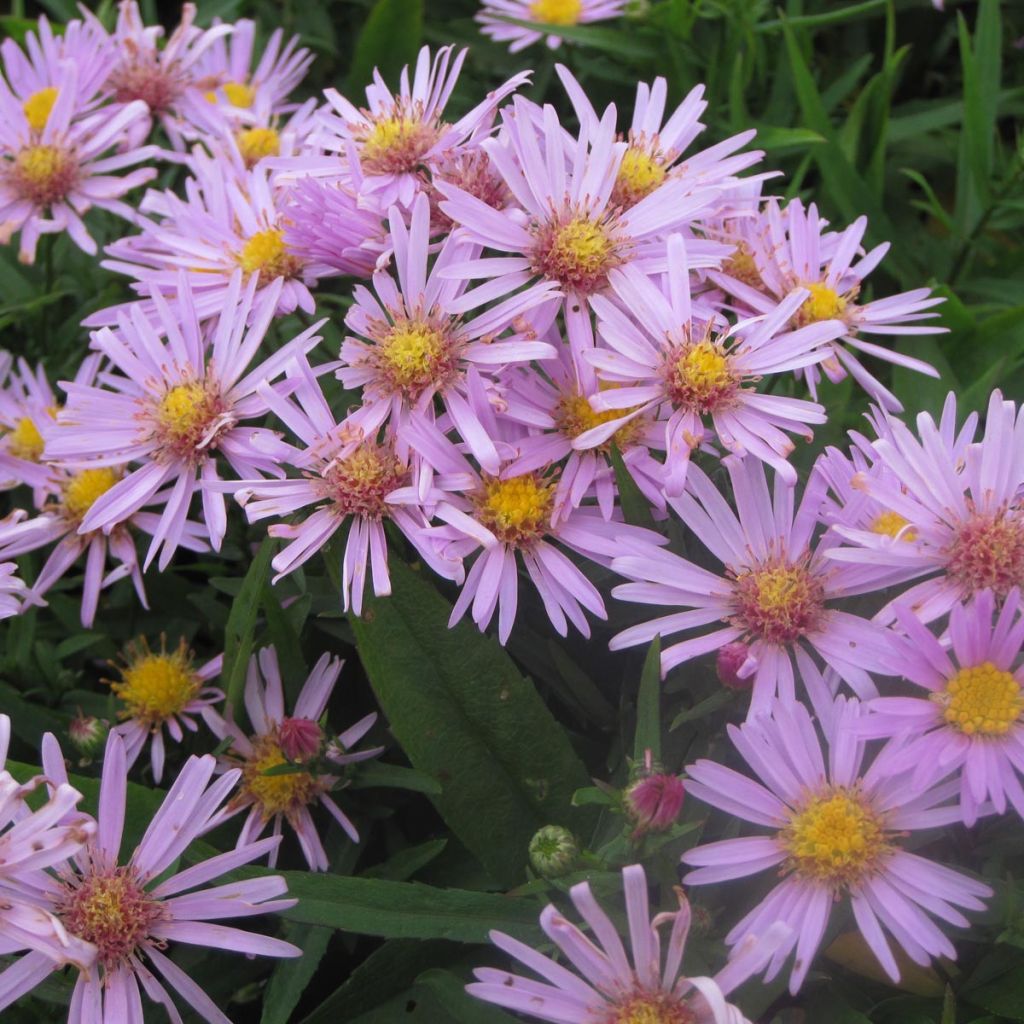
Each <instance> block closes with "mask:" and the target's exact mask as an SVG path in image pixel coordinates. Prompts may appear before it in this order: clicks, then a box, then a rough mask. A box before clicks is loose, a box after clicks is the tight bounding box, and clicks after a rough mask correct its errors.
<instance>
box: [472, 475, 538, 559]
mask: <svg viewBox="0 0 1024 1024" xmlns="http://www.w3.org/2000/svg"><path fill="white" fill-rule="evenodd" d="M554 491H555V485H554V483H553V482H552V483H548V482H546V481H544V480H542V479H541V478H540V477H539V476H537V475H535V474H533V473H526V474H524V475H523V476H514V477H511V478H510V479H508V480H498V479H495V478H494V477H485V478H484V486H483V492H482V494H481V495H480V496H479V498H478V500H477V518H478V519H479V520H480V522H481V523H483V525H484V526H486V527H487V529H488V530H490V531H491V533H493V534H494V536H495V537H497V538H498V540H499V541H501V542H502V543H503V544H511V545H512V546H513V547H523V546H525V545H527V544H530V543H532V542H533V541H536V540H537V539H539V538H540V537H542V536H543V535H544V534H545V533H546V532H547V528H548V522H549V520H550V519H551V506H552V503H553V502H554Z"/></svg>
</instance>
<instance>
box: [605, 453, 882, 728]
mask: <svg viewBox="0 0 1024 1024" xmlns="http://www.w3.org/2000/svg"><path fill="white" fill-rule="evenodd" d="M724 465H725V466H726V468H727V470H728V472H729V478H730V480H731V482H732V490H733V496H734V500H735V504H736V511H733V509H732V508H731V507H730V506H729V504H728V502H727V501H726V499H725V497H723V495H722V494H720V493H719V491H718V489H717V488H716V487H715V485H714V484H713V483H712V482H711V480H710V479H709V477H708V476H707V474H706V473H704V472H703V470H701V469H700V468H699V467H697V466H691V467H690V471H689V473H688V475H687V490H686V492H685V493H683V494H682V495H679V496H678V497H670V498H669V504H670V505H671V506H672V508H673V510H674V511H675V512H676V514H677V515H678V516H679V518H680V520H681V521H682V522H683V523H685V524H686V526H687V528H688V529H689V530H690V531H692V533H693V536H694V537H695V538H696V539H697V540H699V541H700V542H701V543H702V544H703V545H704V546H705V547H706V548H707V549H708V550H709V551H710V552H711V554H712V555H713V556H714V557H715V558H717V559H718V560H719V561H720V562H722V563H723V571H722V573H721V575H716V574H715V573H713V572H710V571H708V570H707V569H703V568H701V567H700V566H698V565H696V564H695V563H693V562H691V561H688V560H687V559H684V558H680V557H679V556H678V555H674V554H671V553H670V552H667V551H658V550H651V551H649V552H647V553H645V554H642V555H636V554H626V555H624V556H622V557H619V558H616V559H615V561H614V562H613V563H612V568H613V569H614V570H615V571H616V572H619V573H621V574H622V575H624V576H627V577H629V578H630V579H632V580H635V581H637V582H633V583H626V584H623V585H621V586H618V587H616V588H615V589H614V590H613V591H612V593H613V594H614V595H615V596H616V597H618V598H621V599H623V600H628V601H636V602H639V603H641V604H652V605H662V606H664V605H668V606H678V607H681V608H683V609H685V610H684V611H679V612H674V613H672V614H670V615H666V616H661V617H659V618H656V619H654V620H652V621H651V622H645V623H643V624H641V625H638V626H633V627H631V628H629V629H626V630H624V631H623V632H621V633H619V634H618V636H616V637H614V638H613V640H612V642H611V647H612V649H613V650H619V649H621V648H623V647H632V646H634V645H636V644H642V643H648V642H650V641H651V640H652V639H653V638H654V637H655V636H668V635H671V634H673V633H678V632H680V631H683V630H686V631H689V630H692V629H699V628H700V627H703V626H708V625H711V624H714V627H713V629H712V631H711V632H702V633H700V634H699V635H697V636H694V637H691V638H690V639H687V640H683V641H681V642H679V643H674V644H672V645H670V646H669V647H667V648H665V650H664V651H663V653H662V656H661V667H662V671H663V672H667V671H668V670H669V669H671V668H674V667H675V666H676V665H680V664H682V663H684V662H686V661H690V660H691V659H692V658H695V657H698V656H700V655H703V654H709V653H711V652H712V651H717V650H718V649H719V648H721V647H724V646H725V645H726V644H730V643H734V642H736V641H742V642H743V643H745V644H747V645H748V651H747V658H746V661H745V663H744V664H743V665H742V667H741V668H740V669H739V676H740V677H741V678H749V677H751V676H752V677H753V692H752V696H751V703H750V712H749V713H750V715H751V716H754V715H756V714H758V713H759V712H761V711H763V710H765V709H766V708H767V707H768V706H769V705H770V703H771V701H772V699H773V698H774V697H775V695H776V694H778V695H779V696H780V697H781V698H783V699H785V700H793V699H795V697H796V673H795V671H794V662H795V667H796V669H797V670H799V674H800V676H801V677H802V678H803V682H804V685H805V687H806V688H807V690H808V693H809V694H810V695H811V698H812V700H814V702H815V706H816V707H827V706H829V705H830V704H831V693H830V692H829V690H828V688H827V686H826V684H825V682H824V680H823V677H822V675H821V672H820V671H819V669H818V667H817V665H816V664H815V662H814V660H813V659H812V658H811V656H810V653H809V650H808V649H810V650H813V651H815V652H816V653H817V654H818V655H819V656H820V657H821V659H822V660H823V661H824V662H825V664H826V665H828V666H829V667H830V668H832V669H834V670H835V671H836V672H837V673H838V674H839V676H840V677H841V678H842V679H844V680H845V681H846V682H847V683H848V684H849V685H850V686H851V687H853V689H854V690H855V691H856V692H857V693H858V694H862V695H864V696H867V697H874V696H877V690H876V689H875V686H874V683H873V682H872V680H871V677H870V675H868V672H869V671H876V672H882V673H887V672H888V670H889V661H890V657H889V648H890V643H889V639H888V637H887V635H886V631H885V630H884V629H883V628H882V627H881V626H879V625H878V624H877V623H874V622H871V621H869V620H867V619H862V618H860V617H859V616H857V615H854V614H852V613H851V612H848V611H841V610H840V609H838V608H835V607H832V606H831V602H833V601H834V600H836V599H837V598H843V597H848V596H850V595H852V594H857V593H861V592H864V591H869V590H871V589H873V588H874V586H875V581H874V574H873V573H871V572H870V571H869V572H867V573H864V572H861V571H859V570H858V569H857V568H855V567H853V566H850V567H847V566H844V567H843V570H842V571H841V572H836V571H835V563H834V562H831V561H830V560H829V559H828V558H827V557H826V556H827V552H828V550H829V549H830V547H831V546H833V545H834V544H835V543H836V541H835V540H834V539H832V538H830V537H829V536H828V535H826V536H824V537H821V538H817V537H816V533H817V532H818V529H817V528H818V523H819V515H818V514H819V510H820V508H821V503H822V500H823V496H824V490H825V487H826V483H825V481H824V479H823V478H821V477H819V476H815V475H812V476H811V478H810V480H809V482H808V484H807V487H806V489H805V490H804V494H803V497H802V499H801V500H800V502H799V504H798V505H796V507H795V509H794V504H795V499H794V489H793V488H792V487H790V486H789V485H788V484H787V483H786V482H785V480H783V478H782V477H781V476H779V475H776V477H775V486H774V489H773V490H769V487H768V481H767V477H766V475H765V470H764V466H763V464H762V463H761V462H758V461H757V460H756V459H752V458H746V459H737V458H735V457H731V456H730V457H729V458H727V459H725V460H724Z"/></svg>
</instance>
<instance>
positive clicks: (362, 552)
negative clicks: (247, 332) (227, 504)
mask: <svg viewBox="0 0 1024 1024" xmlns="http://www.w3.org/2000/svg"><path fill="white" fill-rule="evenodd" d="M287 379H288V382H289V384H290V385H292V386H293V387H294V390H293V391H292V394H291V397H290V398H285V397H284V396H283V395H279V394H277V393H276V392H275V391H274V390H273V389H272V388H270V387H264V388H263V389H261V394H262V395H263V396H264V397H265V399H266V401H267V404H268V405H269V406H270V409H271V410H272V411H273V412H274V413H275V415H277V416H278V418H279V419H280V420H281V421H282V422H283V423H285V424H286V425H287V427H288V429H289V430H290V431H291V432H292V433H294V434H296V435H297V436H298V437H299V438H300V440H301V441H302V443H303V445H304V446H305V447H304V448H302V449H301V450H298V451H296V452H295V453H294V455H293V456H291V457H289V458H288V460H287V464H288V465H291V466H293V467H295V468H296V469H297V470H299V471H300V473H301V476H299V477H289V478H287V479H278V480H246V481H240V482H239V483H238V484H237V485H235V486H237V490H235V497H236V499H237V500H238V502H239V504H241V505H242V507H243V508H244V509H245V514H246V516H247V517H248V519H249V522H251V523H254V522H258V521H260V520H263V519H267V518H269V517H271V516H273V517H276V518H287V520H288V521H287V522H277V523H273V524H272V525H271V526H270V528H269V529H268V531H267V532H268V533H269V535H270V536H271V537H281V538H284V539H285V540H287V541H288V543H287V544H286V545H285V547H284V548H283V549H282V550H281V551H280V552H279V553H278V554H276V555H275V556H274V559H273V561H272V563H271V564H272V565H273V567H274V569H275V570H276V571H277V573H278V575H277V576H276V577H275V578H274V582H275V583H276V582H277V580H279V579H281V577H282V576H286V575H287V574H288V573H291V572H294V571H295V570H296V569H298V568H299V567H300V566H301V565H304V564H305V563H306V562H307V561H308V560H309V559H310V558H312V557H313V556H314V555H315V554H316V553H317V552H319V551H321V550H322V549H323V547H324V545H325V544H326V543H327V542H328V541H329V540H330V539H331V538H332V537H333V536H334V535H335V534H336V533H337V532H338V530H340V529H343V528H346V527H347V535H346V536H345V551H344V554H343V556H342V559H341V595H342V602H343V606H344V609H345V611H348V610H349V607H350V606H351V608H352V610H353V612H354V613H355V614H356V615H360V614H362V608H363V595H364V593H365V590H366V584H367V582H371V581H372V586H373V592H374V594H375V595H376V596H378V597H382V596H384V595H386V594H390V593H391V579H390V576H389V575H388V550H387V535H386V534H385V532H384V525H385V523H386V522H393V523H394V524H395V526H397V527H398V529H399V530H401V532H402V534H403V535H404V536H405V538H406V539H407V540H408V541H409V543H410V544H412V545H413V547H415V548H416V550H417V552H418V553H419V555H420V557H421V558H422V559H423V560H424V561H425V562H426V563H427V564H428V565H429V566H430V567H431V568H432V569H433V570H434V571H435V572H436V573H438V575H440V576H443V577H444V578H445V579H451V580H455V581H457V582H459V583H461V582H462V579H463V572H462V562H461V560H460V559H447V560H446V559H444V558H442V557H441V556H440V555H439V554H438V553H437V552H436V551H435V550H434V549H433V547H432V546H431V545H430V544H427V543H424V542H423V541H422V540H421V534H422V532H423V530H424V529H425V528H426V527H427V520H426V517H425V516H424V515H423V512H422V511H421V510H420V509H418V508H416V507H415V506H414V505H409V506H405V505H394V504H390V503H389V502H388V496H389V495H390V494H391V493H392V492H393V491H395V490H397V489H398V488H401V487H407V486H409V484H410V483H411V482H412V477H413V472H412V469H411V467H410V464H409V458H408V453H407V452H402V451H401V449H400V447H399V446H398V445H396V443H395V441H394V439H384V440H382V441H378V440H376V439H375V437H374V436H373V435H371V436H369V437H368V436H367V435H365V434H364V433H363V431H362V430H360V429H359V428H358V427H355V426H353V425H352V423H351V422H349V421H345V422H342V423H340V424H339V423H337V422H336V421H335V418H334V414H333V413H332V412H331V409H330V406H329V405H328V403H327V399H326V398H324V395H323V392H322V391H321V390H320V385H319V384H318V383H317V380H316V377H315V376H314V373H313V370H312V369H311V368H310V366H309V364H308V363H307V362H306V361H305V360H304V359H301V360H296V361H295V362H294V363H292V365H291V366H290V367H289V368H288V371H287ZM301 510H308V514H307V515H306V516H305V517H304V518H302V519H296V517H295V513H297V512H300V511H301Z"/></svg>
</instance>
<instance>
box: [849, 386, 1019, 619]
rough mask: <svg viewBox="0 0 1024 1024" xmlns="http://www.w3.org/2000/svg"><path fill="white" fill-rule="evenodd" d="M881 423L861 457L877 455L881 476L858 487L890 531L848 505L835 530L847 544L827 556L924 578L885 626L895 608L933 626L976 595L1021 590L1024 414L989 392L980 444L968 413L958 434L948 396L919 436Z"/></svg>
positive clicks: (921, 419) (886, 613) (923, 421)
mask: <svg viewBox="0 0 1024 1024" xmlns="http://www.w3.org/2000/svg"><path fill="white" fill-rule="evenodd" d="M883 422H884V429H883V436H881V437H879V438H878V439H877V440H876V441H874V443H873V444H872V445H871V446H870V448H866V447H865V448H863V449H862V450H866V451H869V452H873V453H874V455H875V457H876V458H877V460H878V462H879V463H880V464H881V466H882V467H883V468H884V470H885V472H879V473H874V472H873V473H870V474H868V475H867V476H866V477H865V479H864V481H863V488H864V492H865V493H866V494H867V495H869V496H870V497H871V498H872V499H873V500H875V501H877V502H878V503H879V505H880V506H881V508H882V509H884V514H885V515H886V517H887V522H888V523H889V524H890V528H889V529H888V530H881V531H879V530H877V529H872V528H870V527H869V528H865V524H864V523H863V522H858V521H857V513H858V506H857V505H856V504H854V505H853V507H852V510H851V511H852V515H851V516H850V517H849V518H848V517H847V516H846V515H845V514H844V515H843V517H842V521H834V522H833V526H832V530H833V532H834V533H835V534H836V535H837V536H839V537H841V538H842V539H843V540H844V541H846V543H847V545H848V546H844V547H835V548H833V549H831V550H830V552H829V556H830V557H831V558H833V559H836V560H837V561H839V562H841V563H842V565H843V567H844V569H845V567H846V565H848V564H849V563H856V564H857V565H859V566H871V567H874V568H875V569H876V570H883V571H885V572H888V573H890V574H893V575H896V576H897V578H900V579H902V580H913V579H919V578H920V577H922V576H927V577H928V578H927V579H925V580H924V581H923V582H920V583H916V584H915V585H914V586H912V587H910V588H909V589H908V590H905V591H904V592H903V593H901V594H900V595H899V596H898V597H897V598H894V599H893V601H892V602H890V603H889V604H888V605H887V606H886V607H885V608H883V609H882V611H881V612H880V613H879V618H880V619H882V620H883V621H889V620H891V619H892V617H893V606H894V603H895V602H896V601H899V602H900V603H904V604H906V605H907V606H908V607H909V608H910V609H911V610H912V611H913V612H914V614H915V615H917V617H918V618H919V619H921V621H922V622H931V621H933V620H934V619H937V618H939V617H941V616H942V615H945V614H946V612H948V611H949V610H950V608H952V607H953V606H954V605H955V604H956V603H958V602H960V601H965V600H967V599H968V598H970V597H971V596H972V595H973V594H977V593H978V592H979V591H982V590H992V591H993V593H994V594H995V596H996V598H998V599H1000V600H1001V599H1002V598H1004V597H1005V596H1006V595H1007V594H1008V593H1009V592H1010V590H1012V589H1013V588H1014V587H1024V502H1022V496H1024V413H1022V411H1021V410H1019V409H1018V408H1017V406H1016V404H1015V403H1014V402H1010V401H1006V400H1004V399H1003V396H1002V394H1001V393H1000V392H999V391H993V392H992V395H991V397H990V399H989V404H988V411H987V413H986V417H985V431H984V434H983V436H982V437H981V439H980V441H975V434H976V425H977V417H976V415H975V414H973V413H972V414H971V415H970V416H968V418H967V422H966V423H965V425H964V427H963V428H962V429H961V430H960V431H959V432H957V431H956V429H955V422H956V398H955V396H954V395H952V394H950V396H949V398H948V399H947V401H946V405H945V408H944V411H943V415H942V418H941V420H940V422H939V423H936V422H935V420H934V419H933V418H932V417H931V416H930V415H928V414H927V413H922V414H920V415H919V416H918V418H917V430H918V435H919V436H916V437H915V435H914V434H913V432H912V431H911V430H910V428H909V427H907V426H906V424H904V423H903V422H901V421H900V420H897V419H895V418H892V417H889V418H887V419H886V420H884V421H883Z"/></svg>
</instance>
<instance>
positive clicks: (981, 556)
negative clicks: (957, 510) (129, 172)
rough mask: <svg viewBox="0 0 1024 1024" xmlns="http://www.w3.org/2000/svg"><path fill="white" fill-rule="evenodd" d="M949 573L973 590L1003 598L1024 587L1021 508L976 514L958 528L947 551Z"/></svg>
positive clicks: (1023, 529)
mask: <svg viewBox="0 0 1024 1024" xmlns="http://www.w3.org/2000/svg"><path fill="white" fill-rule="evenodd" d="M946 572H948V573H949V575H950V576H951V577H953V579H954V580H956V581H957V582H958V583H960V584H962V585H963V586H964V587H966V588H967V589H968V590H970V591H972V592H973V591H978V590H985V589H986V588H987V589H991V590H993V591H995V593H996V594H997V595H998V596H999V597H1006V595H1007V594H1008V593H1009V592H1010V591H1011V590H1012V589H1013V588H1014V587H1020V586H1024V515H1022V513H1021V510H1020V509H1017V508H1012V509H1007V510H1005V511H1002V512H997V513H995V514H992V515H974V516H971V518H969V519H967V520H965V521H964V522H962V523H961V524H960V526H959V527H958V528H957V530H956V532H955V534H954V536H953V541H952V543H951V544H950V546H949V548H948V549H947V551H946Z"/></svg>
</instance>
